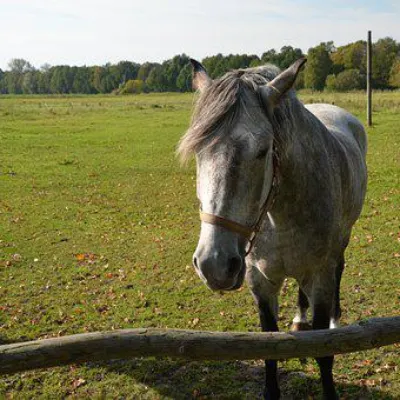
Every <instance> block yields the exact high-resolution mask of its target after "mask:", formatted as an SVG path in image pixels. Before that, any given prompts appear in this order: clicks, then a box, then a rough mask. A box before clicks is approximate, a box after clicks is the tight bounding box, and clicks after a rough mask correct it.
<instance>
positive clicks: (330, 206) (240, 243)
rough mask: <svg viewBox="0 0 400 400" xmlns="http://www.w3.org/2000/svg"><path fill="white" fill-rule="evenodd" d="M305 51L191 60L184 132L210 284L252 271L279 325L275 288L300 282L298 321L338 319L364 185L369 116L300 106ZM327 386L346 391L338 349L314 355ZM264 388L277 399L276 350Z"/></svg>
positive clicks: (259, 295) (234, 284)
mask: <svg viewBox="0 0 400 400" xmlns="http://www.w3.org/2000/svg"><path fill="white" fill-rule="evenodd" d="M305 61H306V60H305V59H300V60H298V61H296V62H295V63H294V64H293V65H292V66H290V67H289V68H288V69H286V70H285V71H283V72H280V71H279V69H278V68H277V67H275V66H272V65H267V66H263V67H257V68H248V69H240V70H235V71H231V72H229V73H227V74H226V75H224V76H223V77H222V78H219V79H216V80H212V79H210V77H209V76H208V75H207V72H206V70H205V69H204V67H203V66H202V65H201V64H200V63H199V62H197V61H195V60H191V62H192V66H193V86H194V88H195V89H196V90H198V91H199V92H200V94H199V98H198V101H197V103H196V108H195V110H194V114H193V118H192V122H191V125H190V127H189V129H188V131H187V132H186V134H185V135H184V136H183V138H182V139H181V142H180V145H179V149H178V151H179V153H180V155H181V157H182V158H183V159H187V158H188V157H190V155H192V154H195V156H196V162H197V196H198V198H199V201H200V204H201V214H200V217H201V221H202V222H201V233H200V239H199V243H198V246H197V249H196V251H195V253H194V256H193V265H194V268H195V269H196V271H197V273H198V275H199V276H200V278H201V279H202V280H203V281H204V283H205V284H206V285H207V286H208V287H209V288H210V289H212V290H234V289H237V288H239V287H240V286H241V285H242V284H243V281H244V279H245V278H246V280H247V282H248V285H249V287H250V289H251V292H252V294H253V296H254V299H255V302H256V304H257V306H258V310H259V315H260V320H261V327H262V330H263V331H278V325H277V317H278V294H279V291H280V288H281V286H282V283H283V281H284V279H285V278H286V277H292V278H294V279H296V281H297V282H298V284H299V296H298V312H297V314H296V316H295V318H294V320H293V327H294V329H304V328H306V327H307V324H308V323H307V309H308V307H309V306H311V311H312V323H311V327H312V329H325V328H329V327H331V328H332V327H335V326H336V324H337V321H338V319H339V317H340V313H341V312H340V303H339V297H340V296H339V287H340V280H341V276H342V272H343V268H344V252H345V249H346V247H347V245H348V243H349V239H350V235H351V229H352V226H353V224H354V223H355V221H356V220H357V218H358V217H359V215H360V212H361V208H362V204H363V201H364V197H365V191H366V184H367V169H366V164H365V155H366V147H367V143H366V135H365V131H364V128H363V126H362V124H361V123H360V122H359V121H358V120H357V119H356V118H355V117H354V116H352V115H351V114H349V113H348V112H346V111H344V110H343V109H341V108H339V107H336V106H334V105H328V104H313V105H307V106H304V105H303V104H302V103H301V102H300V101H299V100H298V99H297V97H296V94H295V92H294V90H293V85H294V83H295V80H296V77H297V75H298V73H299V71H300V68H301V67H302V65H303V64H304V63H305ZM317 363H318V365H319V368H320V373H321V381H322V387H323V395H324V398H325V399H338V395H337V392H336V389H335V385H334V381H333V375H332V367H333V356H331V357H324V358H318V359H317ZM265 366H266V386H265V392H264V395H265V398H266V399H278V398H280V389H279V384H278V380H277V363H276V361H272V360H266V361H265Z"/></svg>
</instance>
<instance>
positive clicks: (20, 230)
mask: <svg viewBox="0 0 400 400" xmlns="http://www.w3.org/2000/svg"><path fill="white" fill-rule="evenodd" d="M300 96H301V97H302V99H303V100H304V101H305V102H320V101H324V102H334V103H335V104H337V105H339V106H342V107H344V108H346V109H348V110H349V111H351V112H353V113H354V114H355V115H357V116H358V117H360V118H361V119H362V120H365V112H364V108H365V107H364V97H363V96H362V95H361V94H359V93H355V94H312V93H303V94H301V95H300ZM374 99H375V114H374V123H375V125H374V127H373V128H371V129H368V134H369V155H368V166H369V188H368V194H367V199H366V204H365V207H364V211H363V214H362V217H361V219H360V220H359V221H358V223H357V224H356V226H355V228H354V231H353V240H352V241H351V245H350V247H349V249H348V252H347V267H346V270H345V273H344V278H343V281H342V282H343V283H342V288H343V289H342V307H343V317H342V323H343V324H349V323H352V322H355V321H358V320H360V319H363V318H369V317H373V316H391V315H399V309H400V220H399V214H400V213H399V205H400V185H399V182H400V179H399V172H400V152H399V148H400V133H399V131H400V130H399V126H400V93H392V94H391V93H378V94H376V95H375V97H374ZM192 105H193V95H191V94H185V95H181V94H158V95H156V94H154V95H138V96H128V97H111V96H110V97H99V96H91V97H80V96H74V97H33V96H32V97H5V96H3V97H0V143H1V144H0V341H2V342H3V343H5V342H14V341H22V340H30V339H34V338H45V337H53V336H59V335H67V334H72V333H81V332H90V331H98V330H110V329H117V328H132V327H169V328H189V329H190V328H193V329H204V330H206V329H207V330H219V331H227V330H241V331H254V330H258V329H259V321H258V317H257V314H256V311H255V307H254V305H253V300H252V298H251V296H250V294H249V292H248V290H247V288H243V289H242V290H241V291H239V292H235V293H230V294H225V295H220V294H217V293H211V292H210V291H209V290H208V289H207V288H206V287H205V286H204V285H203V284H202V283H201V282H200V280H199V278H198V277H197V275H196V274H195V272H194V270H193V269H192V267H191V266H190V264H191V256H192V252H193V250H194V248H195V246H196V243H197V237H198V232H199V221H198V204H197V200H196V195H195V171H194V168H193V165H190V166H189V167H187V168H181V167H180V166H179V162H178V161H177V159H176V158H175V155H174V152H175V147H176V144H177V142H178V140H179V137H180V135H181V134H182V133H183V132H184V131H185V129H186V127H187V125H188V121H189V117H190V112H191V109H192ZM295 293H296V285H295V283H294V282H292V281H288V282H287V283H286V284H285V287H284V290H283V293H282V295H281V299H280V302H281V309H280V317H281V320H280V327H281V329H283V330H285V329H288V327H289V324H290V321H291V319H292V318H293V315H294V305H295ZM336 360H337V361H336V364H335V368H334V371H335V379H336V382H337V383H338V390H339V391H340V394H341V398H343V399H400V345H397V346H390V347H386V348H383V349H377V350H373V351H367V352H360V353H356V354H351V355H346V356H338V357H337V358H336ZM280 379H281V382H282V387H283V394H284V399H314V398H315V399H317V398H319V397H320V386H319V382H318V374H317V366H316V363H315V362H314V361H313V360H308V362H307V364H306V365H301V364H300V362H299V361H298V360H290V361H286V362H282V363H281V375H280ZM262 387H263V368H262V363H261V361H254V362H184V361H173V360H155V359H135V360H131V361H125V362H120V361H119V362H110V363H89V364H86V365H84V366H80V367H78V366H70V367H62V368H54V369H50V370H47V371H35V372H27V373H21V374H14V375H8V376H3V377H1V378H0V399H2V398H4V399H31V398H35V399H36V398H40V399H42V398H43V399H62V398H66V397H70V398H77V399H85V398H94V399H190V398H203V399H242V398H248V399H256V398H260V395H261V392H262Z"/></svg>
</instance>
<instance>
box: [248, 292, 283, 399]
mask: <svg viewBox="0 0 400 400" xmlns="http://www.w3.org/2000/svg"><path fill="white" fill-rule="evenodd" d="M254 298H255V300H256V304H257V306H258V313H259V315H260V322H261V329H262V331H263V332H278V330H279V329H278V324H277V308H278V307H277V296H276V295H275V296H269V297H268V298H267V299H265V298H263V297H260V296H258V295H254ZM280 396H281V391H280V389H279V384H278V366H277V361H276V360H265V391H264V398H265V399H266V400H277V399H279V398H280Z"/></svg>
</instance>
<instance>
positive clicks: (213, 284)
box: [193, 250, 246, 291]
mask: <svg viewBox="0 0 400 400" xmlns="http://www.w3.org/2000/svg"><path fill="white" fill-rule="evenodd" d="M193 266H194V268H195V270H196V272H197V273H198V275H199V276H200V278H201V279H202V280H203V281H204V283H205V284H206V285H207V286H208V287H209V288H210V289H211V290H226V291H229V290H236V289H239V288H240V287H241V286H242V284H243V281H244V276H245V272H246V267H245V262H244V258H243V257H241V256H240V255H239V254H232V255H228V254H225V253H223V252H219V251H213V252H204V251H201V250H196V252H195V254H194V256H193Z"/></svg>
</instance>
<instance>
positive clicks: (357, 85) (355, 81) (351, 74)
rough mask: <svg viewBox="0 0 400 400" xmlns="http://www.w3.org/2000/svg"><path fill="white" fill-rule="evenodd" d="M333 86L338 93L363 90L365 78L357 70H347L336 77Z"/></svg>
mask: <svg viewBox="0 0 400 400" xmlns="http://www.w3.org/2000/svg"><path fill="white" fill-rule="evenodd" d="M334 86H335V90H337V91H338V92H347V91H349V90H358V89H363V88H365V77H364V76H363V75H361V73H360V71H359V70H358V69H347V70H345V71H343V72H341V73H340V74H338V75H336V77H335V82H334Z"/></svg>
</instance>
